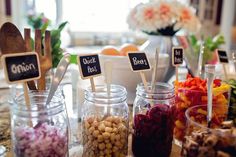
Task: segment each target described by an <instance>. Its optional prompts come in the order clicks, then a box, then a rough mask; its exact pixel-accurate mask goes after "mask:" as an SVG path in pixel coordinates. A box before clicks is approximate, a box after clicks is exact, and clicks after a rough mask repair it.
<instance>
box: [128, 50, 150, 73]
mask: <svg viewBox="0 0 236 157" xmlns="http://www.w3.org/2000/svg"><path fill="white" fill-rule="evenodd" d="M128 56H129V61H130V65H131V69H132V70H133V71H134V72H140V71H148V70H150V69H151V67H150V65H149V61H148V59H147V56H146V54H145V53H144V52H137V53H136V52H135V53H134V52H132V53H128Z"/></svg>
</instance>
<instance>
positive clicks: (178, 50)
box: [172, 47, 184, 85]
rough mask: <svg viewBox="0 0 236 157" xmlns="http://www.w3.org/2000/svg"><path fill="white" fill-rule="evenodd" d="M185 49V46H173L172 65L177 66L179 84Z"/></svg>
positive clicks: (176, 74) (176, 73)
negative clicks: (179, 69) (180, 66)
mask: <svg viewBox="0 0 236 157" xmlns="http://www.w3.org/2000/svg"><path fill="white" fill-rule="evenodd" d="M183 56H184V49H183V47H172V65H173V66H175V76H176V82H177V85H178V82H179V71H178V68H179V65H181V64H183Z"/></svg>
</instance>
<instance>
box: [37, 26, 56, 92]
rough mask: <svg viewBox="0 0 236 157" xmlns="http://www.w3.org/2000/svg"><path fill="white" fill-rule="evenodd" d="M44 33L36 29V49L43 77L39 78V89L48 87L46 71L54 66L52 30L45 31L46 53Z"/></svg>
mask: <svg viewBox="0 0 236 157" xmlns="http://www.w3.org/2000/svg"><path fill="white" fill-rule="evenodd" d="M41 41H42V34H41V30H39V29H36V30H35V51H36V52H37V53H38V55H39V61H40V63H41V64H40V69H41V78H40V79H39V80H38V89H39V90H45V89H46V79H45V77H46V73H47V72H48V70H50V69H51V68H52V54H51V34H50V31H46V32H45V39H44V54H43V53H42V42H41Z"/></svg>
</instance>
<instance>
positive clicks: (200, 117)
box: [181, 105, 236, 157]
mask: <svg viewBox="0 0 236 157" xmlns="http://www.w3.org/2000/svg"><path fill="white" fill-rule="evenodd" d="M216 111H217V108H216V106H213V111H212V113H213V115H212V121H211V128H208V127H207V114H206V113H207V106H206V105H197V106H193V107H190V108H188V109H187V110H186V112H185V116H186V119H187V127H186V134H185V137H184V140H183V145H182V151H181V156H182V157H200V156H204V157H208V156H209V157H218V156H223V157H224V156H225V157H226V156H227V157H234V156H236V147H235V143H236V128H235V127H233V121H225V122H224V121H223V120H222V117H225V118H226V114H223V115H219V114H217V113H216ZM219 122H220V123H221V124H220V125H219Z"/></svg>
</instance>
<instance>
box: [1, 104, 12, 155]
mask: <svg viewBox="0 0 236 157" xmlns="http://www.w3.org/2000/svg"><path fill="white" fill-rule="evenodd" d="M9 108H10V107H9V103H8V102H4V103H1V104H0V152H2V151H3V150H4V151H8V152H9V151H10V148H11V131H10V127H9V126H11V124H10V109H9ZM0 154H1V153H0ZM0 156H1V155H0Z"/></svg>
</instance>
